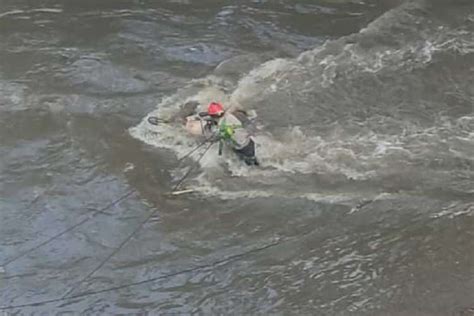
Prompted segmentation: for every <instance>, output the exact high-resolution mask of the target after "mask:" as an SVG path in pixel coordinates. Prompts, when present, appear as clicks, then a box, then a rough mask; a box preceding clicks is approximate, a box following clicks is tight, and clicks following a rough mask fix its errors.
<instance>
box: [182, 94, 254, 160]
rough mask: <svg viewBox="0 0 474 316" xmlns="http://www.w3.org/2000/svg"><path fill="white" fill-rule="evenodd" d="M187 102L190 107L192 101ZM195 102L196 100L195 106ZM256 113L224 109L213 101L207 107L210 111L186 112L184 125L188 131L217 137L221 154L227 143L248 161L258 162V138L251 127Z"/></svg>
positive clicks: (198, 134) (208, 136)
mask: <svg viewBox="0 0 474 316" xmlns="http://www.w3.org/2000/svg"><path fill="white" fill-rule="evenodd" d="M187 105H188V109H186V110H188V111H189V110H190V109H189V107H191V106H192V105H189V103H188V104H187ZM187 105H185V108H186V106H187ZM196 106H197V103H194V107H195V108H196ZM188 113H189V112H188ZM252 114H253V115H252ZM255 117H256V115H255V114H254V113H252V112H246V111H244V110H241V109H237V110H233V111H225V110H224V107H223V106H222V104H220V103H217V102H211V103H210V104H209V105H208V107H207V112H200V113H197V114H192V115H188V116H186V124H185V126H186V130H187V131H188V133H190V134H192V135H196V136H204V137H206V138H212V139H215V140H218V141H219V155H221V154H222V148H223V146H224V144H226V145H227V146H229V147H230V148H232V150H233V151H234V152H235V153H236V154H237V156H238V157H239V158H240V159H242V160H243V161H244V162H245V163H246V164H247V165H249V166H258V165H259V162H258V160H257V157H256V156H255V142H254V140H253V139H252V136H251V134H250V132H249V130H248V128H249V127H250V125H251V123H252V120H253V119H254V118H255Z"/></svg>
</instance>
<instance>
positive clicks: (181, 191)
mask: <svg viewBox="0 0 474 316" xmlns="http://www.w3.org/2000/svg"><path fill="white" fill-rule="evenodd" d="M193 192H194V190H193V189H186V190H180V191H173V192H171V195H175V196H176V195H181V194H187V193H193Z"/></svg>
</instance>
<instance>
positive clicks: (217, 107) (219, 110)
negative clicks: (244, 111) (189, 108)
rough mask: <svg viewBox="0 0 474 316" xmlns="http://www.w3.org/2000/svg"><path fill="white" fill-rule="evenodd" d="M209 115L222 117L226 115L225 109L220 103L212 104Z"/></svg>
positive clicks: (208, 109) (208, 108) (208, 110)
mask: <svg viewBox="0 0 474 316" xmlns="http://www.w3.org/2000/svg"><path fill="white" fill-rule="evenodd" d="M207 113H209V115H213V116H214V115H216V116H220V115H222V114H224V107H223V106H222V104H220V103H218V102H211V103H210V104H209V105H208V107H207Z"/></svg>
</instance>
